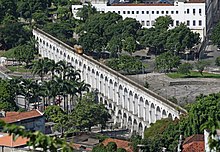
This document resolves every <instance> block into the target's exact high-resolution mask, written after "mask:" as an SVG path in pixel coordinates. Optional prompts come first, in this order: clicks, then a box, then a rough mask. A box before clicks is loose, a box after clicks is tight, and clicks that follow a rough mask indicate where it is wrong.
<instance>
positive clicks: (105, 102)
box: [104, 99, 108, 109]
mask: <svg viewBox="0 0 220 152" xmlns="http://www.w3.org/2000/svg"><path fill="white" fill-rule="evenodd" d="M104 105H105V107H106V108H107V109H108V101H107V100H106V99H105V100H104Z"/></svg>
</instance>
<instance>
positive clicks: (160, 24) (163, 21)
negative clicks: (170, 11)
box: [154, 16, 173, 31]
mask: <svg viewBox="0 0 220 152" xmlns="http://www.w3.org/2000/svg"><path fill="white" fill-rule="evenodd" d="M172 22H173V19H172V18H171V17H170V16H160V17H158V18H157V19H156V20H155V24H154V27H155V28H156V29H159V30H160V31H167V30H168V28H169V26H170V25H171V24H172Z"/></svg>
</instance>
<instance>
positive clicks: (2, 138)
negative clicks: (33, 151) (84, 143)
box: [0, 133, 29, 147]
mask: <svg viewBox="0 0 220 152" xmlns="http://www.w3.org/2000/svg"><path fill="white" fill-rule="evenodd" d="M28 141H29V139H27V138H23V137H18V138H17V139H16V140H13V136H10V135H9V134H7V133H0V146H6V147H20V146H24V145H26V143H27V142H28Z"/></svg>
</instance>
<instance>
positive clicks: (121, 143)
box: [102, 138, 133, 152]
mask: <svg viewBox="0 0 220 152" xmlns="http://www.w3.org/2000/svg"><path fill="white" fill-rule="evenodd" d="M109 142H115V143H116V145H117V147H118V148H124V149H125V150H126V151H127V152H133V150H132V146H131V143H130V142H128V141H125V140H119V139H112V138H107V139H105V140H104V141H103V142H102V143H103V144H104V145H105V146H106V145H107V144H108V143H109Z"/></svg>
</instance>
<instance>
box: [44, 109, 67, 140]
mask: <svg viewBox="0 0 220 152" xmlns="http://www.w3.org/2000/svg"><path fill="white" fill-rule="evenodd" d="M44 115H45V116H46V119H47V120H48V121H52V122H54V123H56V125H55V126H54V128H57V129H58V131H60V132H61V134H62V136H63V134H64V132H65V131H67V130H68V129H70V124H69V118H68V115H67V113H65V112H64V111H63V110H62V109H61V108H60V107H59V106H55V105H53V106H48V107H47V108H46V110H45V111H44Z"/></svg>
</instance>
